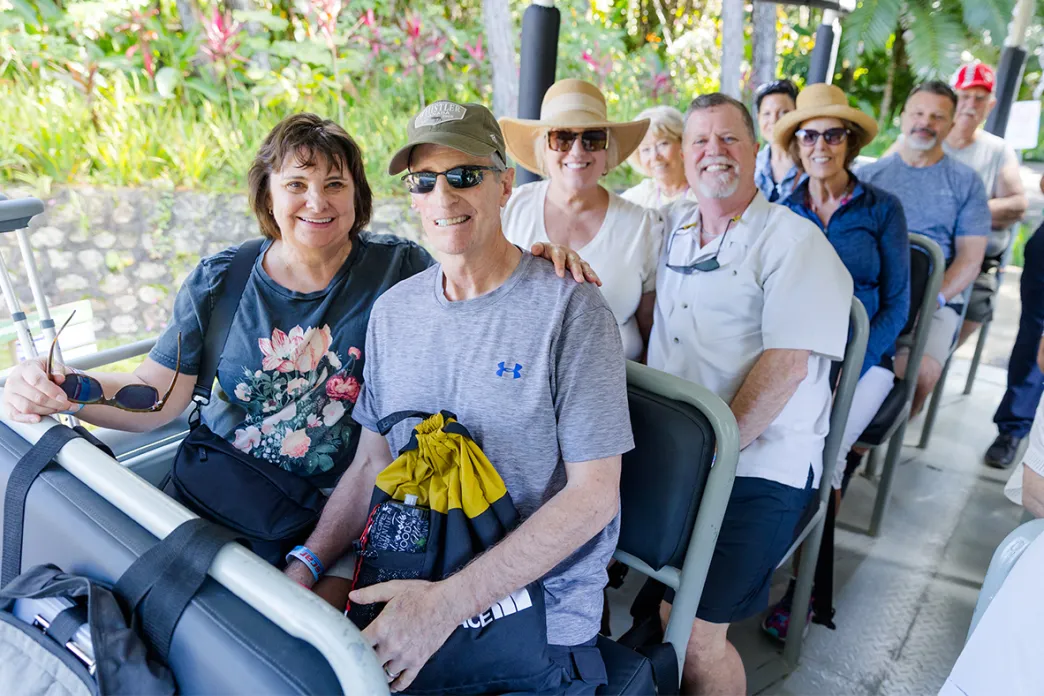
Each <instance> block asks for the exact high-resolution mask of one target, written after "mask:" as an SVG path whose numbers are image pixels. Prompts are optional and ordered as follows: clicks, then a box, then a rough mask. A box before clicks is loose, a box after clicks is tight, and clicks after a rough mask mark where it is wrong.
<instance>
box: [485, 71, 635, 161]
mask: <svg viewBox="0 0 1044 696" xmlns="http://www.w3.org/2000/svg"><path fill="white" fill-rule="evenodd" d="M500 127H501V129H502V130H503V131H504V140H506V141H507V150H508V154H509V155H511V157H512V159H514V160H515V161H516V162H518V163H519V164H521V165H522V166H523V167H525V168H526V169H528V170H529V171H531V172H537V173H539V174H546V172H545V171H544V169H543V167H542V166H541V162H542V159H541V158H538V157H537V153H536V151H537V148H538V147H540V148H543V147H544V144H543V142H540V143H538V142H537V138H540V139H541V140H542V139H543V136H544V134H545V133H546V132H547V131H548V130H551V129H555V128H568V129H580V128H583V129H588V128H605V129H608V131H609V134H610V139H611V140H612V141H614V142H615V144H616V146H615V148H610V152H609V154H610V157H609V162H608V168H609V169H612V168H613V167H615V166H616V165H618V164H620V163H621V162H623V161H624V160H626V159H627V157H628V156H629V155H630V154H631V153H632V152H634V150H635V149H636V148H637V147H638V145H640V144H641V142H642V138H644V137H645V131H646V130H648V128H649V119H647V118H644V119H640V120H637V121H630V122H627V123H617V122H615V121H610V120H609V119H608V118H607V116H606V107H605V97H604V96H603V95H602V92H601V91H600V90H599V89H598V88H597V87H595V86H594V85H592V84H591V83H590V82H585V81H584V80H575V79H569V80H559V81H558V82H556V83H555V84H553V85H551V88H550V89H548V90H547V94H545V95H544V101H543V103H542V104H541V106H540V120H539V121H533V120H527V119H519V118H502V119H500Z"/></svg>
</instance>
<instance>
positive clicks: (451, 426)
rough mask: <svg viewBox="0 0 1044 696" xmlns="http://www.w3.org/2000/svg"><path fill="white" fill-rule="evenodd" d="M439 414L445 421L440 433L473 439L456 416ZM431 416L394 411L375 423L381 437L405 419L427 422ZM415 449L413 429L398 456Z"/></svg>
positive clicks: (448, 413)
mask: <svg viewBox="0 0 1044 696" xmlns="http://www.w3.org/2000/svg"><path fill="white" fill-rule="evenodd" d="M439 413H441V414H442V420H443V421H446V424H445V425H443V426H442V432H444V433H455V434H457V435H463V436H464V437H466V438H468V439H469V440H474V439H475V438H473V437H471V433H470V432H468V429H467V428H465V427H464V426H463V425H461V424H460V423H459V422H458V421H457V416H456V415H455V414H453V413H451V412H449V411H446V410H443V411H439ZM431 416H432V414H430V413H426V412H424V411H396V412H395V413H392V414H390V415H387V416H385V417H384V418H382V419H380V420H379V421H377V432H379V433H380V434H381V435H387V434H388V433H389V432H391V429H392V428H394V427H395V426H396V425H398V424H399V423H401V422H402V421H404V420H406V419H407V418H420V419H421V420H427V419H428V418H431ZM450 418H452V419H453V422H452V423H450V422H448V421H449V419H450ZM417 447H419V444H418V443H417V431H416V429H414V431H413V433H412V434H411V435H410V440H409V442H407V443H406V444H405V445H403V447H402V449H401V450H399V454H400V455H401V454H402V453H403V452H409V451H410V450H415V449H417Z"/></svg>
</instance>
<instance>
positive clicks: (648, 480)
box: [617, 383, 715, 570]
mask: <svg viewBox="0 0 1044 696" xmlns="http://www.w3.org/2000/svg"><path fill="white" fill-rule="evenodd" d="M627 400H628V406H629V408H630V412H631V430H632V432H633V433H634V449H633V450H631V451H630V452H628V453H627V454H625V455H624V456H623V470H622V471H621V474H620V518H621V526H620V540H619V542H618V544H617V548H618V549H621V550H623V551H626V552H627V553H630V554H632V555H634V556H636V557H637V558H640V559H642V560H643V561H645V562H646V563H648V564H649V565H650V566H651V567H652V568H655V569H657V570H659V569H660V568H663V567H664V566H674V567H676V568H681V567H682V564H683V563H684V562H685V552H686V550H687V549H688V546H689V537H690V536H692V528H693V526H694V525H695V524H696V513H697V511H698V510H699V507H700V498H701V497H702V495H703V490H704V488H705V487H706V485H707V477H708V475H709V474H710V470H711V465H712V464H713V462H714V441H715V437H714V428H713V426H712V425H711V423H710V421H709V420H708V418H707V416H706V414H704V413H703V412H702V411H701V410H700V409H699V408H698V407H697V406H696V405H694V404H690V403H686V402H684V401H677V400H675V399H670V398H668V397H665V396H664V395H663V394H659V393H657V392H656V391H653V390H652V389H649V388H647V387H644V386H639V385H638V384H634V383H632V384H628V387H627Z"/></svg>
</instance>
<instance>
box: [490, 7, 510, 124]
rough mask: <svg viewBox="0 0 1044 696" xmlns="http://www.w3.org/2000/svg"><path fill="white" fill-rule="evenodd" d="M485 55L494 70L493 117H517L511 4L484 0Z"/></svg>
mask: <svg viewBox="0 0 1044 696" xmlns="http://www.w3.org/2000/svg"><path fill="white" fill-rule="evenodd" d="M482 22H483V24H484V25H485V29H486V51H487V53H488V55H489V63H490V67H491V68H492V70H493V113H494V115H496V117H497V118H501V117H502V116H510V117H514V116H517V115H518V63H517V62H516V61H515V55H516V51H515V34H517V33H518V32H516V31H515V29H514V27H513V26H512V22H511V11H510V9H509V7H508V0H482Z"/></svg>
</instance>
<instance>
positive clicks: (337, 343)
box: [150, 234, 432, 487]
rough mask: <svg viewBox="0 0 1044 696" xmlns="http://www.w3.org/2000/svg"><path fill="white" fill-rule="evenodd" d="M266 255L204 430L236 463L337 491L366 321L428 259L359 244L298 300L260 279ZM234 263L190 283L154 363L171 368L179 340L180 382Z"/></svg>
mask: <svg viewBox="0 0 1044 696" xmlns="http://www.w3.org/2000/svg"><path fill="white" fill-rule="evenodd" d="M270 246H271V244H270V243H266V244H265V245H264V246H263V247H262V255H261V256H259V257H258V260H257V262H255V264H254V269H253V271H252V273H251V275H250V279H249V281H248V282H247V286H246V290H245V291H244V292H243V297H242V299H241V300H240V304H239V309H238V310H237V312H236V316H235V319H234V320H233V322H232V329H231V331H230V332H229V337H228V342H227V343H226V344H225V350H224V352H223V353H222V355H221V359H220V361H219V363H218V388H216V389H215V390H214V396H213V397H212V398H211V400H210V403H209V404H208V405H207V406H206V407H205V408H204V409H203V414H202V415H203V421H204V422H205V423H206V424H207V425H208V426H209V427H210V428H211V430H213V431H214V432H215V433H217V434H218V435H220V436H222V437H225V438H227V439H228V440H229V441H230V442H232V443H233V444H234V445H235V447H237V448H238V449H240V450H242V451H243V452H247V453H249V454H251V455H253V456H255V457H258V458H260V459H264V460H266V461H269V462H271V463H273V464H276V465H277V466H280V467H282V468H284V469H286V470H288V471H291V472H293V473H296V474H299V475H301V476H307V477H309V478H310V479H311V480H312V481H313V482H314V483H315V484H316V485H318V486H322V487H327V486H333V485H334V484H335V483H336V481H337V479H338V478H339V477H340V475H341V474H342V473H343V472H344V470H345V468H347V466H348V464H349V463H350V462H351V460H352V457H353V456H354V454H355V448H356V445H357V444H358V434H359V426H358V425H357V424H356V423H355V422H354V421H353V420H352V418H351V412H352V409H353V408H354V406H355V401H356V399H358V397H359V390H360V388H361V386H362V374H363V371H362V368H363V362H364V360H365V354H366V352H365V351H366V349H365V345H364V343H365V338H366V324H367V322H368V321H369V318H370V309H371V308H372V307H373V303H374V301H375V300H376V299H377V298H378V297H379V296H380V295H381V294H382V293H383V292H384V291H385V290H387V289H388V288H390V287H391V286H393V285H395V283H397V282H399V281H400V280H402V279H403V278H408V277H410V276H412V275H414V274H416V273H418V272H420V271H422V270H424V269H425V268H427V267H428V266H429V265H431V263H432V259H431V257H430V256H429V255H428V253H427V252H426V251H424V249H422V248H421V247H419V246H418V245H416V244H414V243H412V242H407V241H405V240H402V239H399V238H397V237H391V236H387V235H382V236H378V235H368V234H363V235H361V236H360V237H359V238H358V239H357V240H356V242H355V244H354V245H353V248H352V251H351V253H350V254H349V256H348V258H347V259H346V260H345V262H344V265H343V266H342V268H341V269H340V271H338V273H337V274H336V275H335V276H334V278H333V280H331V281H330V284H329V285H328V286H327V287H326V288H325V289H324V290H321V291H318V292H311V293H300V292H295V291H292V290H288V289H286V288H284V287H282V286H280V285H279V284H277V283H276V282H275V281H274V280H273V279H272V278H271V277H270V276H269V275H268V273H267V272H265V270H264V268H263V267H262V264H261V258H262V257H263V255H264V253H265V252H267V250H268V248H269V247H270ZM234 253H235V249H234V248H232V249H227V250H225V251H222V252H220V253H218V254H215V255H214V256H211V257H208V258H206V259H203V260H202V261H201V262H200V264H199V265H198V266H197V267H196V268H195V270H193V271H192V273H191V274H189V276H188V278H187V279H186V280H185V283H184V284H183V285H182V287H181V290H180V291H179V292H178V296H177V299H176V300H175V302H174V312H173V316H172V318H171V322H170V324H169V325H168V326H167V328H166V330H165V331H164V332H163V334H162V335H161V336H160V339H159V341H158V342H157V344H156V347H155V348H153V350H152V353H151V354H150V357H152V359H153V360H155V361H156V362H158V363H160V364H161V365H165V366H167V367H169V368H171V369H173V368H174V364H175V361H176V355H177V347H176V343H177V334H178V332H180V333H181V372H182V374H183V375H185V376H190V375H194V374H197V373H198V372H199V365H200V358H201V355H202V347H203V336H204V332H205V331H206V330H207V328H208V324H209V320H210V314H211V312H212V310H213V307H214V304H215V301H216V298H217V296H218V294H219V293H220V292H221V291H222V287H223V283H224V276H225V272H226V271H227V269H228V266H229V264H230V262H231V260H232V257H233V255H234ZM184 378H185V377H183V379H184Z"/></svg>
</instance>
